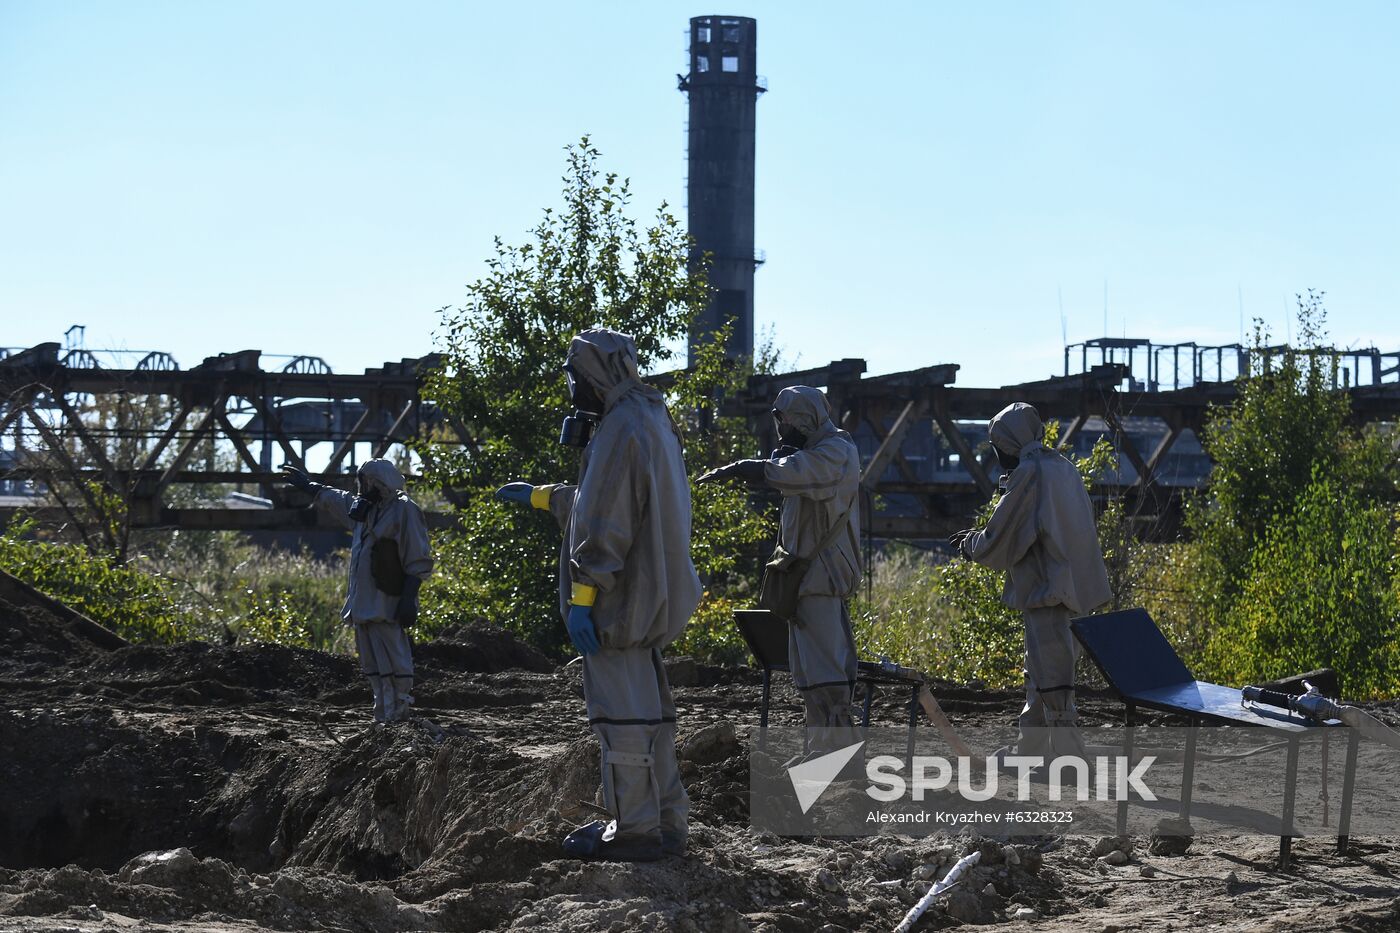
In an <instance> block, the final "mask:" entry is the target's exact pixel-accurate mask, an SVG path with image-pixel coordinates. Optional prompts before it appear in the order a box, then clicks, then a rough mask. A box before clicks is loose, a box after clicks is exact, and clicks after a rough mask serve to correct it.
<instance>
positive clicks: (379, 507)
mask: <svg viewBox="0 0 1400 933" xmlns="http://www.w3.org/2000/svg"><path fill="white" fill-rule="evenodd" d="M282 470H283V472H284V473H285V474H286V480H287V482H288V483H290V484H291V485H292V486H294V487H296V488H298V489H302V490H305V491H307V492H310V493H313V494H314V496H315V498H314V499H313V500H312V506H313V507H315V508H316V509H318V510H320V511H321V512H322V513H324V514H326V515H328V516H330V517H331V519H332V520H333V521H335V522H337V523H339V524H341V525H344V526H345V527H346V528H347V529H350V530H351V538H350V571H349V573H350V582H349V587H348V590H347V592H346V595H345V607H344V608H343V609H342V610H341V613H340V617H341V619H342V620H344V622H345V623H346V624H347V625H352V626H354V628H355V648H356V650H357V651H358V652H359V655H360V670H362V671H363V672H364V675H365V677H366V678H367V679H368V680H369V685H370V690H371V691H373V693H374V721H375V722H377V723H389V722H398V721H400V720H403V719H407V718H408V715H409V706H410V705H411V704H412V703H413V643H412V641H410V639H409V636H408V629H409V628H411V627H412V626H413V625H414V624H415V623H416V622H417V621H418V590H419V589H420V588H421V587H422V585H423V581H424V580H425V579H426V578H427V576H428V574H430V573H431V572H432V570H433V555H432V550H431V548H430V546H429V543H428V524H427V522H426V521H425V520H424V518H423V510H422V509H420V508H419V507H418V505H417V503H415V502H414V501H413V500H412V499H410V498H408V494H407V493H406V492H404V479H403V474H402V473H400V472H399V470H398V468H397V467H395V466H394V464H393V463H391V462H390V461H388V460H384V459H382V458H376V459H374V460H369V461H367V462H366V463H365V464H364V465H362V466H361V467H360V469H359V472H358V474H357V475H356V478H355V484H356V491H355V493H354V494H351V493H348V492H343V491H341V490H339V489H332V488H331V487H329V486H323V485H321V484H320V483H314V482H312V481H311V478H310V477H309V476H307V475H306V473H304V472H302V471H301V470H299V469H297V468H296V467H294V466H291V465H289V464H285V465H283V467H282Z"/></svg>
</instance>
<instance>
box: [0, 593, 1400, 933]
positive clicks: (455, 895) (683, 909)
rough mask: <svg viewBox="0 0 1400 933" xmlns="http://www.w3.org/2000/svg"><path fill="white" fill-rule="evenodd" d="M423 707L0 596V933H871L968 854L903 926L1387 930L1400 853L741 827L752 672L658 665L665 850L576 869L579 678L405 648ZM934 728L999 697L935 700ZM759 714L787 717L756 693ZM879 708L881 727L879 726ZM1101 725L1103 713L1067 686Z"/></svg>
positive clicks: (1398, 904) (514, 656)
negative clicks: (121, 637) (128, 639)
mask: <svg viewBox="0 0 1400 933" xmlns="http://www.w3.org/2000/svg"><path fill="white" fill-rule="evenodd" d="M417 656H418V659H419V663H420V666H421V670H420V680H419V689H418V690H417V691H416V694H417V697H418V719H417V720H416V721H414V722H411V723H407V724H403V725H399V726H394V727H390V728H388V729H384V730H378V731H376V730H374V729H372V728H368V727H367V720H368V715H367V709H368V705H369V693H368V690H367V689H366V688H365V687H364V686H363V685H362V682H361V681H360V680H359V679H358V676H357V673H356V669H355V666H354V664H353V662H352V661H351V660H350V659H348V658H342V657H336V656H332V655H326V654H320V653H316V652H309V651H299V650H294V649H287V648H280V647H272V646H263V647H256V648H222V647H214V646H209V645H202V644H189V645H181V646H177V647H171V648H149V647H132V648H124V649H119V650H116V651H107V650H102V649H98V648H96V647H94V646H92V645H91V644H90V643H88V642H86V641H84V640H83V639H82V638H81V637H80V636H78V635H74V634H71V633H69V632H68V631H67V630H66V629H65V628H64V627H63V626H62V625H60V624H59V623H58V622H57V621H56V620H54V619H52V618H51V617H48V616H47V615H46V614H45V613H44V612H42V611H41V610H34V609H29V608H16V607H13V606H8V605H3V604H0V698H3V702H0V931H4V930H43V931H53V933H57V931H99V930H120V931H126V930H137V929H139V930H143V931H164V930H172V931H174V930H179V931H213V930H244V929H250V930H251V929H254V928H259V927H262V928H273V929H281V930H347V931H375V933H381V931H382V933H390V931H408V930H465V931H475V930H506V929H526V928H529V929H541V930H580V931H583V930H588V931H596V930H607V931H612V930H633V929H637V930H657V931H707V933H708V931H730V930H733V931H741V930H758V931H814V930H827V931H836V930H892V929H893V928H894V927H895V925H896V924H897V923H898V922H899V920H900V919H901V917H902V916H903V915H904V913H905V911H906V910H907V909H908V908H909V907H910V906H911V905H912V904H913V903H914V901H915V900H916V899H917V898H918V897H919V895H920V894H921V893H922V892H923V891H925V890H927V888H928V885H929V884H930V883H931V882H932V881H933V880H935V879H937V878H939V877H941V875H942V874H943V873H944V872H946V870H947V867H948V866H949V865H950V864H951V863H952V862H953V861H955V860H956V859H957V858H958V857H960V856H961V855H963V854H965V853H967V852H970V851H972V850H974V849H980V850H981V851H982V861H981V863H980V864H979V865H978V866H977V867H976V868H975V869H974V870H973V871H972V873H971V875H970V876H969V877H968V878H967V879H966V880H965V881H964V882H962V883H961V884H959V885H958V886H957V887H956V888H954V889H953V892H952V893H951V894H950V895H949V896H948V897H947V898H946V899H945V900H944V901H943V902H942V903H940V904H939V905H938V906H936V907H935V908H934V909H933V910H931V911H930V912H929V913H928V914H927V915H926V917H925V919H924V920H923V921H922V922H921V924H920V926H919V929H927V930H937V929H949V928H953V927H958V926H963V925H969V924H987V925H995V926H996V927H997V928H998V929H1004V930H1008V931H1011V930H1032V929H1034V930H1090V931H1106V933H1107V931H1113V930H1187V929H1190V930H1197V929H1219V930H1257V931H1265V930H1278V931H1284V930H1287V931H1290V933H1300V931H1313V930H1316V931H1324V930H1326V931H1332V930H1353V931H1379V930H1394V929H1400V880H1397V877H1396V876H1397V873H1400V845H1397V842H1396V840H1393V839H1361V840H1354V842H1355V843H1357V846H1356V850H1355V851H1353V853H1352V854H1350V855H1348V856H1339V855H1337V854H1336V853H1335V852H1334V847H1333V845H1332V844H1331V842H1330V841H1327V840H1315V839H1308V840H1301V841H1300V842H1298V843H1297V844H1296V845H1295V850H1294V851H1295V862H1294V864H1293V865H1292V866H1291V867H1290V869H1289V870H1288V871H1279V870H1277V842H1276V840H1274V839H1271V838H1265V837H1250V836H1212V837H1197V838H1196V839H1195V840H1194V842H1193V844H1192V845H1191V847H1190V849H1189V851H1188V852H1187V853H1186V854H1185V855H1177V856H1165V855H1153V854H1152V853H1151V852H1150V851H1149V849H1148V843H1147V840H1144V839H1131V838H1125V839H1094V838H1076V837H1067V838H1052V837H1043V838H1033V839H1020V840H1013V841H1012V842H1014V844H1008V843H1007V841H1005V840H1002V841H994V840H988V839H981V838H976V837H972V836H967V835H961V836H935V837H930V838H923V839H910V838H904V837H900V836H896V835H884V836H878V837H870V838H860V839H802V840H790V839H780V838H778V837H775V836H771V835H765V834H761V833H756V832H755V831H754V830H752V829H751V828H750V827H749V824H748V798H747V791H748V759H747V755H746V753H745V749H746V741H747V734H748V732H749V730H750V729H752V728H754V727H755V726H756V722H757V697H758V687H757V683H758V681H757V677H756V676H755V675H754V674H753V673H752V672H749V671H745V670H724V669H718V668H708V667H704V666H701V665H695V664H693V663H690V662H687V661H679V662H675V663H674V664H673V665H672V674H673V680H674V682H675V685H676V696H677V701H678V705H679V707H680V718H681V733H682V735H681V748H680V756H681V760H682V773H683V776H684V778H685V781H686V784H687V787H688V789H689V792H690V795H691V799H692V812H691V824H692V834H691V848H690V853H689V856H688V857H687V858H686V859H684V860H680V859H667V860H665V861H662V862H658V863H654V864H649V865H628V864H610V863H586V864H585V863H579V862H573V861H569V860H565V859H561V858H560V857H559V847H558V843H559V840H560V839H561V838H562V837H563V836H564V835H565V834H566V833H567V832H568V831H569V830H570V829H572V828H573V827H574V826H576V825H578V824H580V823H583V822H586V821H588V820H590V819H592V818H593V815H594V814H593V811H592V810H591V809H590V803H591V802H592V801H594V799H595V794H596V790H597V774H596V758H595V754H596V752H595V747H594V745H593V742H592V740H591V738H590V736H589V733H588V731H587V728H586V726H585V725H584V723H583V717H582V715H581V706H582V701H581V699H580V696H581V691H580V686H579V677H578V671H577V668H570V667H562V668H560V667H556V666H555V665H553V664H551V663H550V662H549V661H548V660H547V659H545V658H544V657H542V656H540V655H539V654H537V653H535V652H534V651H532V650H530V649H529V648H527V647H525V646H523V645H520V644H519V643H517V642H515V641H514V640H513V639H511V638H510V637H509V636H508V635H505V634H503V633H501V632H498V631H495V630H493V629H490V628H489V627H486V626H477V627H469V628H464V629H461V630H458V631H455V632H451V633H448V634H447V635H446V636H444V637H443V638H440V639H439V640H437V641H435V642H432V643H430V644H426V645H422V646H420V647H419V649H418V652H417ZM938 692H939V695H940V699H941V701H942V702H943V704H944V707H945V709H947V710H948V712H949V713H950V714H951V716H952V718H953V720H954V722H955V723H976V722H980V723H987V722H1009V721H1011V720H1012V719H1013V717H1014V716H1015V713H1016V712H1017V710H1018V708H1019V701H1018V699H1017V698H1016V697H1015V696H1014V695H1011V694H1004V693H1003V694H999V693H989V692H982V691H975V690H969V689H951V688H946V689H943V690H941V691H938ZM777 697H778V703H777V712H776V715H777V718H778V719H779V720H780V721H786V722H797V721H800V717H799V715H798V707H797V704H796V701H795V698H794V697H793V696H792V695H790V693H789V692H788V691H786V690H785V689H782V688H780V689H779V690H778V691H777ZM897 703H898V701H897V700H896V699H894V698H890V699H889V700H888V705H887V704H886V700H885V699H879V698H877V701H876V703H875V718H876V719H877V720H881V721H886V722H889V723H897V722H899V721H900V717H901V713H900V711H899V710H898V709H897ZM1083 712H1084V714H1085V718H1086V719H1087V720H1088V721H1089V722H1090V723H1093V722H1095V721H1099V722H1105V721H1109V720H1110V719H1113V718H1115V717H1116V716H1117V713H1118V710H1117V708H1116V704H1114V703H1112V702H1111V701H1110V700H1107V699H1093V698H1090V699H1088V700H1087V701H1086V702H1085V703H1084V706H1083Z"/></svg>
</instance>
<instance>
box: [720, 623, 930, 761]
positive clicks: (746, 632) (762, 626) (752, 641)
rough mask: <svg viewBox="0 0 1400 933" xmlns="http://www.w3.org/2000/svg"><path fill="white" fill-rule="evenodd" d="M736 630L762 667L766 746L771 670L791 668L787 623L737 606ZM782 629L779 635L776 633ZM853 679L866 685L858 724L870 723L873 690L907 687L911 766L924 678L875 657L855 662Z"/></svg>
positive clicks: (762, 744)
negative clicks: (889, 667)
mask: <svg viewBox="0 0 1400 933" xmlns="http://www.w3.org/2000/svg"><path fill="white" fill-rule="evenodd" d="M734 620H735V622H736V624H737V625H738V627H739V634H740V635H742V636H743V638H744V642H745V643H746V644H747V645H748V646H749V652H750V653H751V654H752V655H753V656H754V660H756V661H757V662H758V665H759V668H760V669H761V670H762V671H763V701H762V704H761V705H760V707H759V713H758V728H759V745H760V747H766V746H767V740H768V712H769V708H770V706H771V704H772V695H773V672H774V671H789V672H790V671H791V665H790V664H789V661H788V641H787V635H788V626H787V623H786V622H784V621H782V620H781V619H778V618H776V617H774V616H773V614H772V613H770V612H767V611H765V610H762V609H740V610H737V611H736V612H735V613H734ZM779 632H780V633H781V638H779V637H776V636H777V634H778V633H779ZM856 683H859V684H863V685H864V686H865V698H864V700H863V701H862V702H861V712H860V725H861V728H862V729H868V728H869V727H870V703H871V701H872V700H873V699H874V698H875V691H876V690H878V689H879V688H880V687H881V686H886V687H907V688H908V690H909V736H908V740H907V741H906V742H905V748H904V754H905V760H906V762H907V763H908V764H909V765H910V766H911V767H912V765H913V760H914V735H915V729H916V728H917V727H918V724H919V692H920V691H921V690H922V689H923V687H924V678H923V676H922V675H920V674H919V673H918V672H917V671H910V670H909V669H908V668H901V671H900V673H895V672H892V671H889V670H886V669H885V668H883V667H881V666H880V665H879V664H878V663H877V662H875V661H859V662H857V673H856Z"/></svg>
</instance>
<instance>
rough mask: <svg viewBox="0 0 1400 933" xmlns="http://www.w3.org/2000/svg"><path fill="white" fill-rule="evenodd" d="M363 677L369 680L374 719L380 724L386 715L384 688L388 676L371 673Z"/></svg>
mask: <svg viewBox="0 0 1400 933" xmlns="http://www.w3.org/2000/svg"><path fill="white" fill-rule="evenodd" d="M365 679H366V680H368V681H369V689H370V691H371V692H372V693H373V694H374V721H375V722H376V723H381V724H382V723H383V722H385V717H386V716H387V709H386V707H385V705H384V702H385V696H384V690H385V685H386V683H387V682H388V680H389V678H387V677H380V676H378V675H377V674H371V675H369V676H368V677H366V678H365Z"/></svg>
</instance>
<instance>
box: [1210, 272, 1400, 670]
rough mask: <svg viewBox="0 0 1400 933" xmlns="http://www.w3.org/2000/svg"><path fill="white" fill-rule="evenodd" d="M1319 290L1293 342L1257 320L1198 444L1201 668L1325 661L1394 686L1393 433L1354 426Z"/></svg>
mask: <svg viewBox="0 0 1400 933" xmlns="http://www.w3.org/2000/svg"><path fill="white" fill-rule="evenodd" d="M1322 297H1323V296H1322V293H1321V292H1313V291H1309V292H1308V293H1307V295H1305V296H1303V295H1300V296H1299V297H1298V335H1299V346H1298V347H1296V348H1286V349H1285V350H1283V351H1282V352H1279V353H1275V352H1269V351H1266V348H1267V344H1268V334H1267V333H1266V332H1265V331H1264V329H1263V327H1262V325H1256V332H1255V340H1254V347H1253V348H1252V351H1251V354H1250V360H1251V363H1250V367H1249V371H1248V372H1246V373H1245V374H1243V375H1242V377H1241V378H1240V380H1239V382H1238V389H1239V392H1238V396H1237V398H1236V400H1235V402H1234V403H1233V404H1232V405H1230V406H1229V407H1225V408H1221V409H1218V410H1216V411H1214V412H1213V413H1212V415H1211V417H1210V419H1209V421H1208V423H1207V426H1206V430H1205V432H1204V435H1203V436H1202V438H1201V440H1202V444H1203V446H1204V447H1205V449H1206V451H1207V452H1208V453H1209V454H1210V455H1211V457H1212V459H1213V460H1214V461H1215V463H1214V466H1213V468H1212V471H1211V474H1210V478H1209V483H1208V486H1207V489H1206V492H1205V494H1204V495H1203V496H1201V497H1199V498H1198V499H1196V500H1194V501H1193V502H1192V503H1190V507H1189V508H1188V511H1187V527H1188V529H1189V531H1190V532H1191V534H1192V539H1193V540H1192V543H1191V545H1190V550H1191V552H1192V553H1191V555H1190V559H1189V560H1188V561H1185V562H1183V565H1182V566H1184V567H1189V568H1190V569H1191V571H1192V574H1193V578H1192V579H1191V580H1190V581H1184V584H1183V585H1185V584H1189V587H1190V590H1191V592H1192V593H1193V594H1194V602H1195V603H1196V606H1195V608H1194V610H1193V613H1192V614H1193V615H1194V616H1195V617H1196V618H1198V619H1199V620H1201V623H1202V624H1203V625H1204V626H1205V627H1206V629H1207V631H1206V632H1205V633H1204V637H1203V638H1201V639H1200V640H1199V643H1200V647H1199V649H1198V650H1199V655H1198V659H1199V661H1200V663H1201V664H1202V665H1203V670H1202V673H1203V674H1204V675H1205V676H1210V677H1215V678H1218V679H1222V680H1225V681H1227V682H1240V681H1244V680H1258V679H1263V678H1269V677H1277V676H1281V675H1285V674H1290V673H1298V672H1299V670H1306V669H1308V668H1311V667H1318V666H1331V667H1335V668H1337V669H1338V671H1339V672H1340V673H1341V674H1342V679H1343V684H1344V688H1345V689H1346V690H1347V691H1348V692H1349V693H1351V694H1353V695H1365V694H1373V693H1383V692H1387V691H1390V690H1392V689H1393V688H1394V679H1393V675H1389V674H1387V673H1386V671H1387V670H1388V669H1389V667H1390V665H1391V663H1392V661H1391V657H1392V655H1391V654H1390V653H1388V652H1389V650H1390V649H1389V648H1388V647H1386V646H1387V645H1389V644H1390V643H1392V642H1393V641H1394V639H1395V637H1396V636H1397V634H1400V618H1397V616H1396V613H1395V611H1394V606H1393V604H1394V599H1393V593H1394V590H1395V580H1394V576H1395V564H1394V546H1393V535H1392V527H1393V517H1392V515H1391V507H1390V505H1389V503H1390V502H1393V500H1394V497H1395V492H1396V479H1397V469H1396V457H1395V450H1394V447H1393V444H1392V443H1391V440H1390V438H1389V436H1388V435H1387V434H1386V433H1384V432H1382V431H1378V430H1370V431H1361V430H1358V429H1356V428H1355V427H1353V426H1352V425H1351V422H1350V404H1349V400H1348V398H1347V396H1346V394H1345V393H1344V392H1340V391H1337V390H1336V389H1335V388H1334V386H1335V385H1336V381H1337V379H1336V377H1337V367H1338V360H1337V356H1336V354H1335V353H1334V352H1333V351H1331V350H1330V349H1329V348H1327V347H1326V345H1325V324H1326V312H1325V309H1324V307H1323V303H1322Z"/></svg>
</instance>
